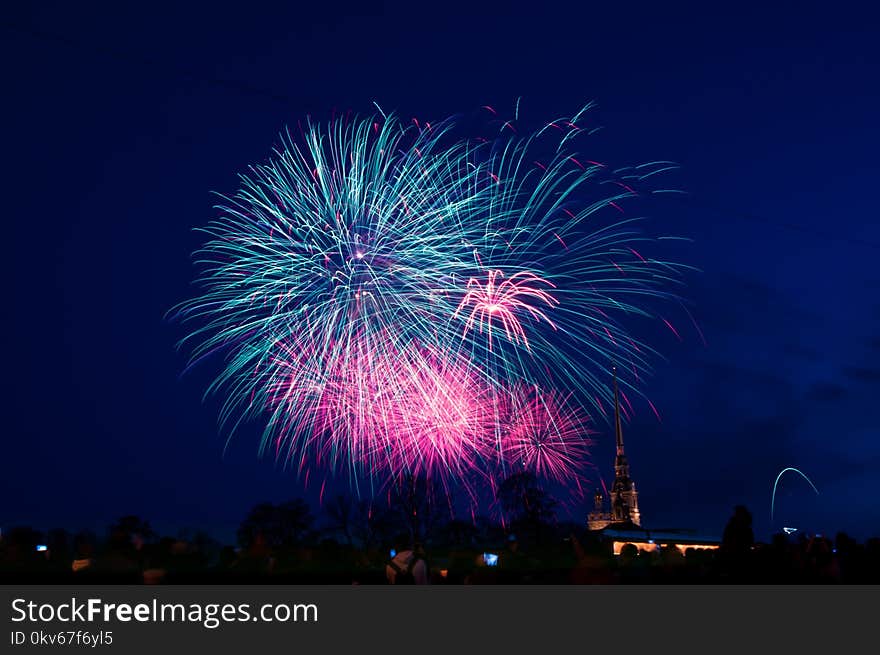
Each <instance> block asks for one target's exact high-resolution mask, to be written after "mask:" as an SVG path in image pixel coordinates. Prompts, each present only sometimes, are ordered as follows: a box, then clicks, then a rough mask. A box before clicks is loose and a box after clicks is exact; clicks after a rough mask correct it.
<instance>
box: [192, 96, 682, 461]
mask: <svg viewBox="0 0 880 655" xmlns="http://www.w3.org/2000/svg"><path fill="white" fill-rule="evenodd" d="M582 113H583V112H579V113H578V114H577V115H576V116H575V117H573V118H571V119H567V118H566V119H558V120H556V121H553V124H555V125H556V126H557V127H558V128H559V129H557V130H553V129H552V128H549V127H547V128H544V129H543V130H541V131H539V132H537V133H535V134H532V135H531V136H527V137H521V136H519V134H518V133H519V132H521V130H518V129H508V126H509V127H513V125H512V124H510V123H509V122H505V123H504V127H502V128H501V130H500V132H499V135H498V136H496V137H494V138H490V139H476V140H474V139H470V140H468V139H463V138H460V137H457V136H456V128H457V123H456V121H455V120H452V119H451V120H448V121H445V122H440V123H434V124H431V125H430V127H429V126H428V124H426V123H422V122H419V121H412V122H410V123H404V122H401V121H400V120H399V119H397V118H396V117H394V116H387V115H385V114H384V113H382V115H381V116H379V117H377V116H374V117H369V118H367V119H356V120H350V119H348V118H344V119H340V120H336V121H333V122H331V123H330V124H329V125H328V126H326V127H322V126H320V125H315V124H311V123H309V124H308V125H306V127H305V128H304V129H302V135H301V138H299V139H294V138H293V137H292V136H291V135H290V133H289V132H288V133H286V134H285V135H284V137H283V138H282V142H281V145H280V146H279V147H277V148H276V150H275V151H274V153H273V156H272V157H271V158H270V159H269V161H268V162H267V163H264V164H261V165H257V166H253V167H251V168H250V169H249V171H248V173H247V174H244V175H242V176H241V188H240V189H239V191H238V192H237V193H236V194H235V195H233V196H231V197H224V196H221V199H222V202H221V204H220V205H219V207H218V209H219V211H220V213H221V215H220V217H219V218H217V219H216V220H214V221H212V222H211V223H210V224H209V225H208V226H207V227H205V228H203V232H205V233H206V234H207V235H208V241H207V243H206V244H205V245H204V246H203V247H202V248H201V249H200V250H199V251H198V252H197V254H196V263H197V265H198V266H199V267H200V269H201V274H200V276H199V277H198V278H197V280H196V281H197V283H198V284H199V285H200V286H201V288H202V292H201V293H200V294H199V295H197V296H196V297H194V298H192V299H190V300H188V301H185V302H183V303H181V304H180V305H179V306H178V307H177V308H176V309H175V316H176V317H177V318H179V319H180V320H181V321H182V322H184V323H185V324H191V323H193V324H195V325H196V326H195V327H194V329H192V331H191V332H190V333H189V334H188V336H186V337H185V338H184V339H183V340H182V341H181V346H185V347H187V348H189V349H190V350H191V364H192V363H195V362H197V361H200V360H202V359H203V358H206V357H208V356H211V355H212V354H214V353H217V352H223V353H225V361H224V367H223V370H222V371H221V372H220V374H219V375H218V376H217V377H216V379H215V380H214V382H213V383H212V384H211V385H210V386H209V388H208V390H207V393H222V395H223V397H224V401H223V405H222V407H221V411H220V418H221V423H222V425H224V426H226V427H229V428H231V430H230V432H233V431H234V430H235V429H236V428H237V427H238V426H239V425H241V424H242V423H243V422H245V421H247V420H252V419H258V418H260V417H266V416H268V420H267V422H266V427H265V430H264V433H263V444H262V449H263V450H264V451H271V452H273V453H274V454H275V456H276V457H279V458H281V457H283V458H286V459H287V460H288V461H290V462H291V463H292V464H294V465H295V466H296V468H298V469H299V470H304V471H305V472H306V474H308V470H309V467H310V466H312V465H315V464H318V463H319V464H320V465H321V466H326V467H328V468H330V469H332V470H337V471H340V470H347V471H348V472H349V473H350V474H351V475H352V476H353V477H356V476H358V475H360V474H364V473H365V474H367V475H370V476H375V477H380V478H381V477H386V478H387V477H394V476H396V475H399V474H401V473H413V472H416V473H418V472H421V473H426V474H431V475H440V476H447V477H450V478H454V477H466V476H467V475H469V474H472V473H474V472H477V473H479V474H481V475H482V474H487V475H488V474H489V473H487V471H489V470H491V469H493V467H497V466H501V468H502V469H503V468H504V466H505V462H504V461H503V460H504V457H505V452H504V448H502V447H501V445H500V444H501V442H502V435H501V428H500V427H499V423H500V416H501V413H503V412H506V411H507V408H508V407H510V406H512V405H511V404H514V405H515V402H516V400H515V398H514V397H513V396H512V395H511V394H512V393H513V391H512V390H513V389H516V388H521V387H522V386H525V387H534V388H540V389H548V390H552V389H558V388H564V389H568V390H571V396H570V397H566V399H565V402H561V401H560V397H559V396H557V395H554V393H552V392H548V393H547V394H545V395H543V396H542V397H541V398H540V399H538V398H533V400H532V401H530V404H529V403H527V404H526V405H525V406H524V408H525V414H524V416H529V414H528V412H529V411H531V412H532V415H531V418H529V420H528V421H526V422H525V423H524V424H523V427H521V428H520V430H521V433H520V434H521V436H520V437H517V439H520V441H521V446H522V448H525V445H526V443H528V438H526V436H524V435H526V434H528V429H533V430H534V429H537V427H538V426H540V425H544V426H545V427H547V426H551V425H552V426H555V427H556V428H558V434H559V435H563V436H559V439H560V441H559V443H566V444H567V440H568V437H570V436H571V435H572V434H573V430H574V428H573V427H572V425H574V424H575V423H577V422H574V423H573V422H572V421H571V417H570V415H569V410H568V409H567V407H569V406H575V405H577V404H583V405H585V406H593V407H596V408H599V407H601V404H602V403H603V402H607V401H608V400H609V391H608V388H607V381H606V380H605V379H604V378H605V373H604V372H605V370H607V365H608V363H609V362H610V361H618V362H626V363H627V365H628V366H627V368H628V369H630V370H631V371H632V373H633V376H634V380H635V381H638V380H640V376H641V375H643V374H646V373H648V372H649V371H650V359H651V357H652V356H654V355H656V353H655V352H654V350H653V349H652V348H650V347H649V346H648V345H647V344H645V343H642V342H640V341H639V340H638V339H636V338H634V337H633V336H632V335H631V334H629V332H628V331H627V329H626V328H625V327H624V326H623V324H622V323H620V322H619V320H620V319H623V318H626V317H628V316H642V317H651V318H656V317H654V316H653V314H652V312H651V311H649V310H648V309H647V305H648V304H649V303H647V301H649V300H651V301H653V300H669V299H673V300H676V299H677V297H676V296H675V294H674V293H673V292H672V291H671V290H670V289H671V288H672V287H673V286H674V285H675V284H677V283H678V282H679V281H680V277H681V273H682V272H683V271H684V270H685V269H686V268H687V267H684V266H681V265H679V264H675V263H671V262H667V261H664V260H661V259H654V258H652V257H651V256H650V254H649V251H650V245H651V243H652V240H651V239H650V238H648V237H647V236H646V235H645V234H643V232H642V231H641V230H640V229H639V228H638V220H637V219H630V218H625V219H621V218H616V219H615V220H614V221H613V222H610V223H609V222H607V221H601V220H600V218H601V215H604V211H605V210H606V209H607V208H608V207H612V206H613V207H620V205H621V203H624V202H625V201H627V200H629V199H631V198H634V197H636V196H638V195H639V193H638V190H637V187H638V183H639V182H641V181H643V180H644V179H646V178H650V177H652V176H653V175H654V174H655V173H659V172H661V171H662V170H665V169H667V168H669V164H668V162H655V163H654V164H652V165H645V166H643V167H635V168H630V169H622V170H623V172H624V173H626V174H625V175H622V176H621V180H620V181H619V182H620V183H619V184H618V185H614V188H615V191H614V192H613V193H612V194H611V195H602V196H601V197H599V198H596V193H595V190H596V188H597V187H598V186H599V185H598V184H597V182H606V181H608V180H607V179H606V177H603V176H608V175H609V169H608V167H607V166H606V165H605V164H602V163H599V162H595V161H593V160H590V159H587V158H585V157H583V156H582V155H581V154H579V153H578V152H576V151H575V150H573V148H574V146H575V144H576V143H577V139H576V135H577V134H579V133H580V132H582V131H583V132H587V130H583V129H582V128H581V127H579V125H581V124H582V123H583V117H582ZM493 115H494V110H493ZM547 139H556V142H555V145H553V146H552V147H551V148H550V150H551V151H553V154H551V155H550V157H549V158H548V157H546V156H543V154H546V153H543V154H541V155H537V156H536V154H534V153H535V151H538V152H543V151H545V150H547V148H546V147H545V146H546V144H544V141H545V140H547ZM537 159H540V160H541V163H540V165H535V164H536V160H537ZM624 180H625V182H624ZM662 320H665V319H662ZM621 383H622V384H623V385H624V386H628V387H629V388H630V389H633V390H637V389H636V384H634V383H629V382H627V381H626V380H622V381H621ZM528 408H531V409H528ZM520 409H521V410H523V408H520ZM542 412H543V414H541V413H542ZM553 412H558V415H556V416H553V415H552V414H553ZM527 428H528V429H527ZM523 431H524V432H523ZM533 437H534V435H532V437H529V438H532V439H533V441H532V443H533V445H534V444H535V443H537V442H535V441H534V438H533ZM571 441H572V442H574V440H573V439H571ZM510 443H513V442H510V441H508V446H509V444H510ZM541 448H542V449H544V450H547V451H548V452H554V453H555V455H553V457H555V459H551V458H549V457H550V456H548V458H544V457H543V456H542V457H537V456H535V455H529V457H528V458H526V459H527V461H529V462H530V465H531V466H533V468H535V470H537V471H539V472H540V473H541V474H546V475H549V476H551V477H554V478H562V477H565V476H568V475H573V474H574V472H575V470H576V469H577V462H578V460H579V459H581V458H582V457H584V456H585V454H586V453H585V451H584V450H582V449H578V447H576V446H572V447H571V448H570V449H565V448H564V449H556V450H554V449H552V448H544V447H543V446H542V447H541Z"/></svg>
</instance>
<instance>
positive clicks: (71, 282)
mask: <svg viewBox="0 0 880 655" xmlns="http://www.w3.org/2000/svg"><path fill="white" fill-rule="evenodd" d="M123 4H125V3H112V4H111V3H108V4H107V5H106V6H105V7H101V8H99V7H98V6H97V5H83V4H82V3H75V4H71V3H61V2H46V3H40V4H39V6H37V5H34V6H33V7H18V8H17V9H16V10H13V11H11V13H7V17H6V18H4V19H3V20H4V21H6V22H4V24H3V27H2V31H0V33H2V38H0V60H2V62H3V64H2V70H3V76H2V79H3V102H2V105H0V107H2V108H0V112H2V119H3V120H2V125H3V142H2V143H3V155H4V156H3V160H2V165H3V168H4V171H3V185H4V188H5V193H4V196H5V203H4V204H5V207H6V210H5V211H4V220H3V237H4V239H3V241H4V244H5V256H4V257H3V267H4V269H5V270H4V273H5V275H4V279H6V280H7V281H8V282H7V285H6V294H7V297H6V299H5V301H4V303H3V305H4V307H5V309H6V311H5V312H4V319H3V328H2V329H3V343H4V346H5V353H4V363H5V367H6V375H5V376H3V402H4V412H3V428H2V434H3V450H2V453H3V457H2V460H0V462H2V464H0V466H2V475H0V527H7V526H10V525H13V524H17V523H30V524H33V525H36V526H38V527H41V528H49V527H52V526H53V525H63V526H67V527H78V526H89V527H93V528H102V527H103V526H104V525H106V523H107V522H109V521H110V520H111V519H113V518H114V517H116V516H118V515H120V514H123V513H138V514H141V515H143V516H144V517H145V518H147V519H149V520H151V521H152V522H153V523H154V524H156V525H158V526H160V527H167V529H169V530H173V529H176V528H177V527H179V526H182V525H195V526H203V527H207V528H209V529H211V530H214V531H216V532H218V533H220V534H221V535H222V536H228V535H229V534H231V531H232V529H233V528H234V527H235V526H236V525H237V523H238V522H239V520H240V519H241V518H242V517H243V515H244V514H245V513H246V511H247V509H248V508H249V507H250V506H251V505H253V504H254V503H255V502H257V501H261V500H264V499H268V500H281V499H284V498H288V497H291V496H297V495H300V494H301V493H302V486H301V485H300V484H299V483H297V481H296V480H295V479H294V478H293V476H292V474H290V473H288V472H284V471H283V470H281V469H280V468H279V467H277V466H276V465H275V464H274V463H273V461H271V460H269V459H263V460H260V459H258V458H257V455H256V449H257V445H258V443H257V438H256V436H255V435H254V436H253V438H249V437H248V436H247V435H243V436H242V437H241V438H239V439H237V440H235V441H233V442H232V444H231V445H230V447H229V448H228V450H227V451H226V453H225V455H224V453H223V445H224V438H225V435H221V434H219V433H218V430H217V424H216V413H217V404H216V402H213V401H211V402H208V403H203V402H202V400H201V394H202V390H203V389H204V387H205V384H206V382H207V381H208V379H209V377H210V374H211V373H212V372H215V371H212V370H210V369H208V370H204V369H203V370H197V371H196V372H195V373H193V374H192V375H188V376H185V377H183V378H181V377H180V373H181V371H182V369H183V365H184V363H185V362H184V356H183V354H181V353H177V352H176V351H175V349H174V343H175V341H176V340H177V339H178V338H179V337H180V336H182V332H181V330H180V328H179V326H174V325H169V324H168V323H167V322H166V321H165V320H164V313H165V311H166V310H167V309H168V308H169V307H170V306H172V305H173V304H175V303H176V302H178V301H180V300H182V299H183V298H185V297H187V296H188V295H189V293H190V287H189V284H190V280H191V278H192V274H193V269H192V267H191V262H190V252H191V251H192V250H193V249H194V248H195V247H196V246H197V245H198V244H199V237H198V235H197V234H194V233H193V232H192V228H193V227H195V226H199V225H203V224H204V223H206V222H207V221H208V220H210V219H211V218H212V217H213V216H214V215H215V214H214V210H213V209H212V205H213V202H214V198H213V197H212V196H211V194H210V192H211V191H222V192H232V191H234V190H235V188H236V177H235V176H236V174H237V173H238V172H240V171H242V170H243V169H244V168H245V167H246V166H247V165H249V164H251V163H253V162H257V161H260V160H262V159H263V158H264V157H265V156H266V155H267V154H268V151H269V149H270V148H271V146H272V145H273V143H274V142H275V140H276V135H277V134H278V133H279V131H280V130H281V129H282V128H283V127H284V126H285V125H286V124H295V122H296V120H297V119H300V118H302V117H304V116H305V114H307V113H311V114H313V115H314V116H315V117H317V118H322V119H324V118H329V116H330V113H331V111H333V109H334V108H335V109H337V110H339V109H341V110H343V111H344V110H347V109H352V110H354V111H356V112H370V111H371V110H372V108H373V106H372V102H373V101H377V102H378V103H379V104H381V105H382V107H383V108H385V109H390V110H396V111H398V112H399V113H400V114H402V115H404V116H419V117H425V118H427V119H429V120H431V119H437V118H443V117H445V116H447V115H449V114H451V113H456V112H460V111H465V112H467V111H471V110H473V109H475V108H477V107H479V106H480V105H484V104H491V105H494V106H498V107H502V108H512V107H513V104H514V103H515V101H516V98H517V97H521V98H522V103H521V111H522V112H524V113H526V114H527V115H528V116H531V117H533V118H534V120H535V121H536V122H538V121H541V120H545V119H551V118H554V117H556V116H558V115H568V114H571V113H573V112H575V111H577V110H578V109H579V108H580V107H581V106H582V105H583V104H585V103H586V102H587V101H590V100H595V101H596V102H597V103H598V109H597V110H596V112H595V115H596V116H597V118H598V120H599V122H601V124H603V125H604V126H605V130H604V131H603V132H602V133H601V137H600V138H601V144H602V147H603V148H604V149H605V151H606V152H610V153H611V156H612V158H613V160H614V161H615V163H619V164H621V165H624V164H632V163H640V162H643V161H650V160H655V159H671V160H674V161H677V162H679V163H680V164H681V166H682V169H681V171H679V172H678V173H677V174H676V175H675V184H676V186H678V187H679V188H682V189H685V190H687V191H688V192H689V195H688V196H687V197H677V198H674V199H670V200H668V202H663V203H660V204H658V205H657V206H655V207H653V208H652V216H654V217H655V218H654V220H655V221H656V222H657V225H661V226H662V227H663V229H664V230H667V231H668V232H670V233H676V234H682V235H687V236H689V237H691V238H693V240H694V242H693V244H692V245H691V246H690V247H689V248H688V250H687V251H686V253H685V254H686V257H687V261H688V263H691V264H693V265H695V266H697V267H699V268H700V269H702V273H700V274H698V275H694V276H691V277H690V278H689V280H688V282H689V287H688V289H687V291H686V294H685V295H687V296H688V297H689V298H690V299H692V300H693V301H694V303H695V312H694V313H695V317H696V318H697V320H698V321H699V322H700V325H701V327H702V329H703V332H704V334H705V336H706V340H707V344H708V345H705V346H704V345H703V343H702V342H701V340H700V339H699V338H698V337H697V336H696V334H695V333H694V332H693V331H690V332H687V331H685V334H684V340H683V341H682V342H679V341H678V340H676V339H675V338H674V337H673V336H672V335H671V333H669V332H658V333H657V334H656V335H642V336H645V337H646V338H650V339H652V341H653V342H654V343H655V345H656V347H657V348H658V349H659V350H660V351H662V352H663V353H664V354H665V355H666V356H667V361H665V362H658V364H657V367H656V373H655V375H654V377H653V378H652V379H651V380H649V381H648V382H647V384H646V392H647V394H648V395H649V396H650V397H651V399H652V400H653V401H654V403H655V404H656V405H657V406H658V408H659V410H660V412H661V414H662V416H663V421H662V423H658V422H657V420H656V419H655V418H654V417H653V415H651V414H650V413H649V412H648V413H645V414H643V415H639V416H637V417H635V419H634V420H633V422H632V423H631V424H629V425H628V426H627V427H626V428H625V429H626V435H627V445H628V452H629V455H630V461H631V465H632V471H633V475H634V477H635V479H636V482H637V484H638V489H639V491H640V499H641V505H642V512H643V516H644V517H645V522H646V523H647V524H648V525H649V526H655V527H665V526H670V525H672V526H693V527H696V528H700V529H702V530H705V531H710V532H716V533H720V531H721V529H722V528H723V526H724V523H725V521H726V519H727V518H728V516H729V515H730V513H731V509H732V507H733V505H735V504H737V503H745V504H746V505H747V506H749V507H750V508H751V509H752V511H753V514H754V516H755V522H756V529H757V532H758V534H759V536H761V537H766V536H767V534H768V530H769V520H768V518H769V517H768V513H769V503H770V491H771V485H772V482H773V480H774V478H775V476H776V474H777V473H778V472H779V471H780V470H781V469H782V468H783V467H786V466H796V467H799V468H801V469H802V470H803V471H804V472H806V473H807V474H808V475H809V476H810V477H811V478H812V480H813V481H814V482H815V484H816V486H817V487H818V488H819V491H820V495H819V496H818V497H816V496H815V495H813V494H812V492H811V491H810V489H809V487H808V485H807V484H806V483H805V482H803V481H799V480H797V479H795V478H794V477H792V478H787V479H784V480H783V486H782V490H781V492H780V495H779V496H778V500H777V516H779V517H780V520H779V522H778V523H777V525H776V526H775V527H776V528H777V529H778V528H779V527H781V525H782V524H783V523H785V524H794V525H797V526H800V527H802V528H804V529H812V530H818V531H825V532H833V531H836V530H837V529H844V530H847V531H849V532H851V533H853V534H854V535H856V536H858V537H859V538H865V537H867V536H869V534H870V535H873V534H880V502H878V500H877V499H878V492H880V403H878V398H880V273H878V272H877V270H876V261H877V259H878V257H880V225H878V221H877V214H878V212H877V191H876V189H877V179H878V173H880V164H878V161H880V160H878V157H877V153H878V152H880V129H878V127H877V117H878V116H880V85H878V84H877V83H876V71H877V70H878V66H880V52H878V44H877V38H876V26H877V20H876V17H875V16H873V15H867V14H864V13H863V12H864V9H858V8H855V9H850V8H848V7H847V6H846V5H845V4H844V3H830V4H824V5H816V6H810V5H808V4H805V3H767V4H769V5H772V6H764V4H765V3H754V6H747V5H745V4H744V3H734V4H728V5H724V6H722V5H717V3H716V4H714V5H713V3H693V4H689V5H684V4H678V3H672V4H670V3H646V4H644V5H640V4H639V3H611V2H606V3H601V4H598V3H590V2H583V3H570V4H569V5H565V4H556V3H531V2H530V3H522V5H521V6H517V5H516V4H514V3H505V4H498V5H495V6H492V5H490V4H486V3H478V2H473V3H463V4H462V5H460V6H456V5H453V4H441V3H426V4H419V3H407V4H401V5H398V6H392V5H390V4H385V5H383V4H381V3H365V4H361V5H360V6H359V7H358V8H357V9H344V8H343V7H342V6H341V5H340V4H338V3H314V5H311V6H290V7H287V8H284V7H282V6H280V5H281V3H267V4H264V5H263V4H261V3H257V2H249V3H244V4H243V3H234V4H231V5H230V6H229V7H222V6H219V5H220V3H210V4H207V3H206V4H205V5H204V6H203V7H200V8H197V7H180V6H177V5H176V4H174V3H171V4H167V5H164V4H162V3H149V4H148V5H144V6H143V8H141V9H137V8H133V7H124V6H122V5H123ZM293 4H295V3H293ZM599 438H600V442H599V444H598V445H597V446H596V448H595V457H596V461H597V464H599V465H600V466H601V467H602V469H603V471H604V473H605V475H606V476H610V474H611V472H610V467H611V466H610V465H611V460H612V456H613V455H612V448H611V443H610V441H611V440H610V439H609V437H608V435H607V433H605V434H602V435H599Z"/></svg>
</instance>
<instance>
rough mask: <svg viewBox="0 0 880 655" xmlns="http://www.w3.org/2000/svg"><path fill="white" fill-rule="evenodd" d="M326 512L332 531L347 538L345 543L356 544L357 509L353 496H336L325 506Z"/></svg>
mask: <svg viewBox="0 0 880 655" xmlns="http://www.w3.org/2000/svg"><path fill="white" fill-rule="evenodd" d="M324 511H325V512H326V513H327V516H329V517H330V521H331V523H330V529H331V530H333V531H334V532H338V533H341V534H342V536H343V537H345V543H347V544H348V545H349V546H352V545H353V544H354V538H353V531H354V523H355V514H356V512H357V507H356V506H355V503H354V501H353V500H352V498H351V496H343V495H341V494H340V495H339V496H336V497H335V498H334V499H333V500H332V501H330V502H329V503H328V504H327V505H325V506H324Z"/></svg>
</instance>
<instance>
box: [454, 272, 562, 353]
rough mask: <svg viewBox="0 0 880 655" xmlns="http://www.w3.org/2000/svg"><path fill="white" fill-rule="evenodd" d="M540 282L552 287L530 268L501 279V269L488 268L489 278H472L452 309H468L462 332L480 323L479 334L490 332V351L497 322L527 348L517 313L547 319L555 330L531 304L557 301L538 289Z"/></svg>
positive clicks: (548, 303) (515, 341) (513, 339)
mask: <svg viewBox="0 0 880 655" xmlns="http://www.w3.org/2000/svg"><path fill="white" fill-rule="evenodd" d="M541 285H547V286H549V287H551V288H555V285H554V284H553V283H552V282H550V281H549V280H546V279H544V278H542V277H540V276H539V275H536V274H535V273H532V272H531V271H519V272H517V273H514V274H513V275H511V276H510V277H509V278H507V279H504V273H503V272H502V271H498V270H494V271H489V277H488V279H487V280H486V281H485V282H483V281H482V280H479V279H477V278H473V277H472V278H471V279H469V280H468V283H467V293H465V296H464V298H462V300H461V302H460V303H459V305H458V308H457V309H456V310H455V314H454V315H455V316H458V315H459V314H460V313H464V312H466V311H467V308H470V312H469V314H468V317H467V320H466V322H465V327H464V335H465V336H466V335H467V333H468V332H469V331H471V330H472V329H474V324H479V330H480V334H482V333H483V332H484V331H485V332H486V333H487V334H488V335H489V350H490V351H491V350H492V332H493V329H497V328H495V324H496V323H497V324H500V329H501V330H503V331H504V334H505V335H506V336H507V339H508V341H511V342H513V343H519V342H522V344H523V345H524V346H525V348H526V350H529V341H528V338H527V337H526V331H525V329H524V328H523V325H522V322H521V321H520V316H522V315H524V314H528V315H530V316H531V317H532V318H533V319H535V320H536V321H541V320H543V321H546V322H547V323H548V324H549V325H550V326H551V327H552V328H553V329H554V330H555V329H556V326H555V325H554V324H553V322H552V321H551V320H550V319H549V318H548V317H547V315H546V314H545V313H544V312H543V311H542V310H541V309H539V308H538V307H536V306H535V305H534V304H533V303H535V302H537V303H538V304H540V303H544V304H546V305H547V306H549V307H555V306H556V305H558V304H559V301H557V300H556V298H555V297H553V296H552V295H551V294H550V293H549V292H547V291H546V290H544V289H541V288H540V286H541Z"/></svg>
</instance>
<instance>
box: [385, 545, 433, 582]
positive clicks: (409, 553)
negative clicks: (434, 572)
mask: <svg viewBox="0 0 880 655" xmlns="http://www.w3.org/2000/svg"><path fill="white" fill-rule="evenodd" d="M404 543H405V542H404V541H403V540H397V541H396V546H397V547H396V548H395V549H393V550H392V551H391V559H390V560H388V564H386V565H385V577H386V578H388V584H393V585H403V584H428V582H429V581H428V562H427V561H426V559H425V551H424V549H423V548H422V547H421V546H420V545H419V544H416V547H415V548H407V547H405V546H404V545H403V544H404Z"/></svg>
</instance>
